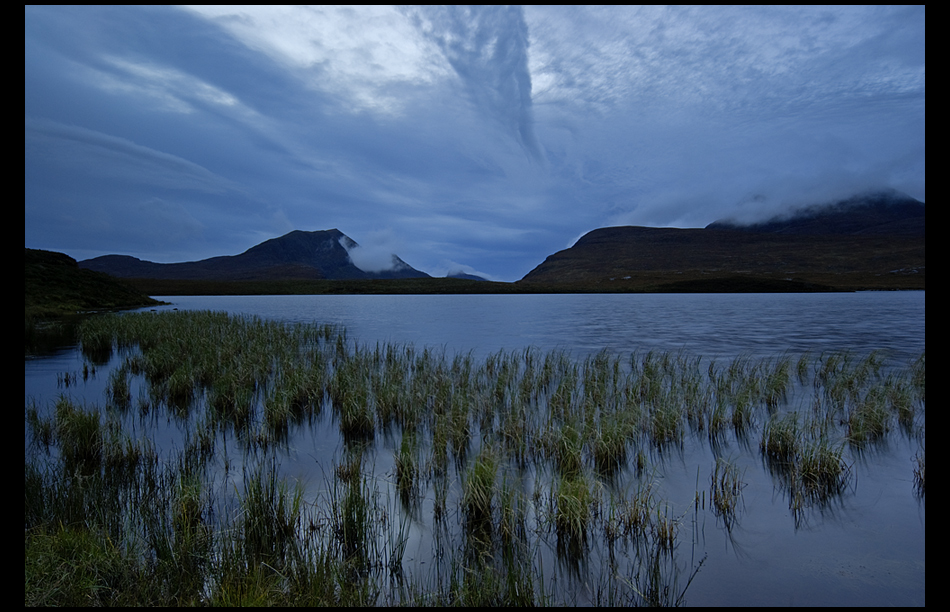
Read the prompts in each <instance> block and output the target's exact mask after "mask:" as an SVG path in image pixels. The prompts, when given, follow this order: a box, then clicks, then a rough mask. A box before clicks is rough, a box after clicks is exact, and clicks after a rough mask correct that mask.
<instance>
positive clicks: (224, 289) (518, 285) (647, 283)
mask: <svg viewBox="0 0 950 612" xmlns="http://www.w3.org/2000/svg"><path fill="white" fill-rule="evenodd" d="M671 276H672V277H673V278H676V280H671ZM124 280H125V281H126V282H127V283H128V284H129V285H132V286H133V287H135V288H136V289H138V290H139V291H141V292H142V293H145V294H147V295H153V296H154V295H161V296H174V295H401V294H405V295H413V294H415V295H440V294H444V295H476V294H558V293H813V292H852V291H869V290H872V291H873V290H877V291H895V290H917V291H919V290H924V284H925V283H924V281H925V277H924V274H923V273H920V274H914V275H901V276H898V275H892V276H890V277H885V278H882V277H874V276H871V277H869V276H866V275H853V276H852V275H832V274H828V275H824V276H822V277H817V278H816V277H809V278H792V279H787V278H776V277H771V276H764V275H742V274H730V275H723V276H713V277H710V276H708V275H705V274H702V273H692V274H691V273H682V274H675V275H669V274H667V275H662V274H654V273H651V274H644V275H639V276H636V277H630V278H625V279H603V280H596V281H587V282H572V283H534V282H525V281H517V282H514V283H505V282H494V281H474V280H465V279H454V278H414V279H390V280H274V281H203V280H168V279H148V278H135V279H124Z"/></svg>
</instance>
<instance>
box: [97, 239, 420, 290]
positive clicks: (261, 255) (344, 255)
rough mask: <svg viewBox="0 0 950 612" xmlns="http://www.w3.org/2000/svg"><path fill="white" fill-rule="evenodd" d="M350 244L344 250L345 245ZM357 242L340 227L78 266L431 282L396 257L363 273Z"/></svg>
mask: <svg viewBox="0 0 950 612" xmlns="http://www.w3.org/2000/svg"><path fill="white" fill-rule="evenodd" d="M344 244H345V245H347V246H346V247H344V246H343V245H344ZM357 246H359V245H357V243H356V242H355V241H353V240H352V239H351V238H349V236H347V235H346V234H344V233H343V232H341V231H339V230H337V229H331V230H323V231H315V232H305V231H300V230H296V231H292V232H290V233H288V234H285V235H283V236H280V237H279V238H272V239H270V240H266V241H264V242H262V243H261V244H258V245H256V246H253V247H251V248H250V249H248V250H246V251H244V252H243V253H241V254H239V255H225V256H220V257H212V258H209V259H203V260H200V261H191V262H183V263H170V264H160V263H154V262H150V261H143V260H141V259H137V258H135V257H129V256H125V255H104V256H102V257H96V258H94V259H87V260H84V261H81V262H79V266H80V267H81V268H86V269H89V270H96V271H98V272H105V273H106V274H111V275H112V276H116V277H119V278H149V279H162V280H198V281H279V280H366V279H394V278H428V276H429V275H428V274H426V273H425V272H421V271H419V270H416V269H415V268H413V267H412V266H410V265H409V264H407V263H406V262H404V261H403V260H402V259H400V258H399V257H397V256H396V255H393V267H392V269H390V270H385V271H382V272H364V271H363V270H361V269H359V268H358V267H356V266H355V265H354V264H353V262H352V261H351V259H350V256H349V253H348V249H353V248H355V247H357Z"/></svg>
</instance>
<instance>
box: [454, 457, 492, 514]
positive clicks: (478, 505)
mask: <svg viewBox="0 0 950 612" xmlns="http://www.w3.org/2000/svg"><path fill="white" fill-rule="evenodd" d="M497 467H498V457H497V455H496V452H495V449H493V448H491V447H484V448H482V450H481V451H480V452H479V454H478V456H477V457H476V458H475V461H474V463H473V464H472V467H471V468H470V469H469V471H468V473H467V474H466V476H465V483H464V487H463V494H462V507H463V509H464V511H465V516H466V517H467V518H468V520H469V521H470V522H473V523H485V522H487V521H489V520H490V519H491V516H492V500H493V499H494V495H495V476H496V470H497Z"/></svg>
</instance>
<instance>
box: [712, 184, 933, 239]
mask: <svg viewBox="0 0 950 612" xmlns="http://www.w3.org/2000/svg"><path fill="white" fill-rule="evenodd" d="M706 229H731V230H738V231H745V232H760V233H770V234H799V235H805V234H807V235H815V234H838V235H871V234H876V235H887V236H917V237H920V238H923V236H924V203H923V202H920V201H918V200H915V199H914V198H912V197H910V196H908V195H906V194H903V193H900V192H898V191H893V190H891V191H879V192H875V193H870V194H865V195H859V196H853V197H851V198H848V199H846V200H841V201H840V202H836V203H834V204H830V205H824V206H810V207H808V208H804V209H801V210H799V211H796V212H795V214H793V215H790V216H787V217H781V216H779V217H773V218H772V219H769V220H767V221H763V222H760V223H754V224H745V225H742V224H737V223H735V222H730V221H716V222H715V223H710V224H709V225H707V226H706Z"/></svg>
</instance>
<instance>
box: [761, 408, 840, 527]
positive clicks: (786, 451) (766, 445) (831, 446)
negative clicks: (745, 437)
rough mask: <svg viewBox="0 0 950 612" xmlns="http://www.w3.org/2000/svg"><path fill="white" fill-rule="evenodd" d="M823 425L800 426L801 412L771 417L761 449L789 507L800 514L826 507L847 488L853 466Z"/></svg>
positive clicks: (813, 423)
mask: <svg viewBox="0 0 950 612" xmlns="http://www.w3.org/2000/svg"><path fill="white" fill-rule="evenodd" d="M825 428H826V425H825V424H824V423H822V422H815V421H813V422H810V423H801V422H800V421H799V416H798V413H796V412H792V413H789V414H786V415H784V416H778V415H772V417H771V418H770V419H769V421H768V423H767V424H766V426H765V429H764V430H763V432H762V439H761V441H760V443H759V447H760V449H761V452H762V454H763V456H764V457H765V459H766V462H767V465H768V466H769V469H770V470H771V471H772V472H773V474H775V475H777V476H778V477H779V479H780V481H781V482H782V483H783V486H784V487H785V488H786V490H787V491H788V494H789V505H790V507H791V508H792V509H793V510H796V511H800V510H802V509H803V508H804V507H806V506H808V505H811V504H813V503H818V504H821V505H823V504H825V503H827V502H828V501H829V500H830V499H831V498H832V497H833V496H835V495H837V494H839V493H840V492H841V491H842V490H843V489H844V487H845V485H846V483H847V480H848V477H849V475H850V467H849V466H848V465H847V464H846V463H845V462H844V459H843V443H837V444H835V443H832V442H831V440H830V439H829V436H828V433H827V431H826V429H825Z"/></svg>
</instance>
